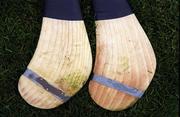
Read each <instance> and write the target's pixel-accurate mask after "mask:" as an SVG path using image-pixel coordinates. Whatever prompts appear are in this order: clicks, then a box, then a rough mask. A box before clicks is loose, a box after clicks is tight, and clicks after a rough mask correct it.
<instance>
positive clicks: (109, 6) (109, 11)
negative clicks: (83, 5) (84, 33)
mask: <svg viewBox="0 0 180 117" xmlns="http://www.w3.org/2000/svg"><path fill="white" fill-rule="evenodd" d="M93 2H94V9H95V13H96V19H97V21H96V25H97V29H96V30H97V32H96V34H97V53H96V62H95V67H94V77H93V80H91V81H90V84H89V92H90V95H91V97H92V99H93V100H94V101H95V102H96V103H97V104H98V105H100V106H101V107H103V108H105V109H108V110H111V111H120V110H123V109H126V108H128V107H130V106H132V105H133V104H134V103H135V102H136V101H137V100H138V99H139V98H141V97H142V95H143V93H144V92H145V90H146V89H147V88H148V86H149V84H150V82H151V80H152V78H153V76H154V73H155V69H156V59H155V54H154V51H153V48H152V46H151V44H150V42H149V40H148V37H147V36H146V34H145V32H144V30H143V29H142V27H141V25H140V23H139V22H138V20H137V18H136V16H135V15H134V14H133V13H132V12H131V9H130V7H129V5H128V2H127V1H126V0H93Z"/></svg>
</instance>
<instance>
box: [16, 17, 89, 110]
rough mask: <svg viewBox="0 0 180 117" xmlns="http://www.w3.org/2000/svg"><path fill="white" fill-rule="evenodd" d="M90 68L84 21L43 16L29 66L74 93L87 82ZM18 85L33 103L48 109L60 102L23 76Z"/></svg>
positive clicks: (29, 101) (70, 94)
mask: <svg viewBox="0 0 180 117" xmlns="http://www.w3.org/2000/svg"><path fill="white" fill-rule="evenodd" d="M91 67H92V56H91V49H90V45H89V41H88V37H87V32H86V29H85V26H84V22H83V21H65V20H56V19H51V18H46V17H44V18H43V24H42V29H41V35H40V39H39V42H38V46H37V49H36V51H35V54H34V56H33V58H32V60H31V62H30V64H29V65H28V68H29V69H31V70H33V71H34V72H36V73H37V74H38V75H40V76H41V77H43V78H44V79H45V80H46V81H47V82H48V83H50V84H52V85H53V86H55V87H56V88H59V89H61V90H63V91H64V92H65V93H66V94H67V95H68V96H73V95H74V94H75V93H76V92H77V91H79V90H80V89H81V87H82V86H83V85H84V83H85V82H86V81H87V79H88V77H89V74H90V72H91ZM18 87H19V92H20V94H21V96H22V97H23V98H24V99H25V100H26V102H27V103H29V104H30V105H32V106H35V107H38V108H43V109H49V108H54V107H56V106H58V105H60V104H62V103H63V102H62V101H61V100H58V99H57V98H55V97H54V95H52V94H51V93H49V92H47V91H46V90H44V89H43V88H41V87H39V86H37V85H36V84H35V83H33V82H32V81H30V80H29V79H27V78H25V77H24V76H21V78H20V80H19V86H18Z"/></svg>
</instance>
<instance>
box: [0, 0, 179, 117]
mask: <svg viewBox="0 0 180 117" xmlns="http://www.w3.org/2000/svg"><path fill="white" fill-rule="evenodd" d="M130 3H131V5H132V7H133V10H134V12H135V13H136V15H137V17H138V19H139V20H140V22H141V24H142V26H143V28H144V29H145V31H146V32H147V35H148V37H149V39H150V41H151V43H152V45H153V47H154V50H155V53H156V56H157V63H158V66H157V72H156V75H155V78H154V79H153V82H152V83H151V85H150V87H149V88H148V90H147V92H146V93H145V95H144V96H143V98H142V99H141V100H139V101H138V103H137V104H136V105H135V106H133V107H132V108H130V109H128V110H125V111H121V112H110V111H106V110H103V109H102V108H100V107H98V106H97V105H96V104H95V103H94V102H93V101H92V100H91V98H90V96H89V94H88V88H87V86H88V83H87V84H86V85H85V86H84V88H83V89H82V90H81V91H80V92H79V93H78V94H77V95H75V96H74V97H73V98H72V99H71V100H70V101H68V102H67V103H66V104H64V105H62V106H60V107H58V108H56V109H53V110H39V109H36V108H33V107H31V106H29V105H28V104H27V103H26V102H25V101H24V100H23V99H22V98H21V97H20V95H19V93H18V90H17V84H18V78H19V76H20V75H21V74H22V73H23V72H24V70H25V69H26V66H27V64H28V63H29V61H30V59H31V57H32V55H33V53H34V50H35V48H36V44H37V41H38V37H39V33H40V28H41V18H42V17H41V11H42V0H0V117H177V116H178V114H177V113H178V100H179V93H178V92H179V90H178V85H179V83H178V74H179V73H178V72H179V71H178V69H177V68H178V59H177V57H178V28H179V27H178V26H179V24H178V14H179V12H178V0H130ZM82 9H83V11H84V12H83V14H84V19H85V22H86V27H87V30H88V34H89V38H90V42H91V47H92V51H93V55H95V28H94V19H93V17H92V16H93V12H92V11H91V10H92V8H91V5H90V0H82Z"/></svg>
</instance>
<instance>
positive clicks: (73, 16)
mask: <svg viewBox="0 0 180 117" xmlns="http://www.w3.org/2000/svg"><path fill="white" fill-rule="evenodd" d="M44 17H49V18H55V19H62V20H81V19H82V16H81V10H80V3H79V0H44Z"/></svg>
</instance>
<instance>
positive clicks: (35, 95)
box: [18, 76, 63, 109]
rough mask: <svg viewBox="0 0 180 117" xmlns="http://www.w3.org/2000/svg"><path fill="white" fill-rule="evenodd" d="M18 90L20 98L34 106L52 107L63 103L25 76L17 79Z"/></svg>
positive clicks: (41, 107)
mask: <svg viewBox="0 0 180 117" xmlns="http://www.w3.org/2000/svg"><path fill="white" fill-rule="evenodd" d="M18 90H19V93H20V95H21V96H22V98H23V99H24V100H25V101H26V102H27V103H28V104H30V105H31V106H33V107H36V108H40V109H52V108H55V107H57V106H59V105H60V104H62V103H63V102H62V101H60V100H59V99H57V98H56V97H55V96H54V95H52V94H50V93H49V92H47V91H46V90H45V89H43V88H42V87H40V86H38V85H36V84H35V83H34V82H32V81H31V80H29V79H27V78H26V77H25V76H21V78H20V79H19V83H18Z"/></svg>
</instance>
